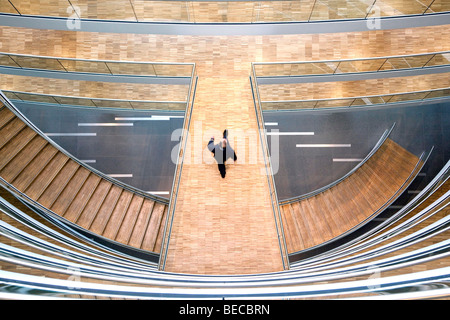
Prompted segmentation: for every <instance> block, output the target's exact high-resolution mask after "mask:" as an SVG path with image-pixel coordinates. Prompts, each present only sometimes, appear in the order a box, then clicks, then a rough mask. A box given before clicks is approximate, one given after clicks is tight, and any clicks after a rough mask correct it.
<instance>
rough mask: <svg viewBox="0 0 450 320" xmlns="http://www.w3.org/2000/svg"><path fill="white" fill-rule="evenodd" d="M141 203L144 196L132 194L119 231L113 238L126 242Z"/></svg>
mask: <svg viewBox="0 0 450 320" xmlns="http://www.w3.org/2000/svg"><path fill="white" fill-rule="evenodd" d="M143 203H144V198H142V197H140V196H138V195H134V196H133V199H132V200H131V203H130V206H129V208H128V210H127V212H126V214H125V217H124V219H123V221H122V224H121V225H120V227H119V232H118V233H117V236H116V238H115V240H116V241H118V242H120V243H128V241H129V239H130V237H131V233H132V231H133V229H134V224H135V223H136V220H137V218H138V215H139V212H140V211H141V207H142V205H143Z"/></svg>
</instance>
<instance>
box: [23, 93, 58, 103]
mask: <svg viewBox="0 0 450 320" xmlns="http://www.w3.org/2000/svg"><path fill="white" fill-rule="evenodd" d="M16 95H17V96H18V97H19V98H20V99H21V100H26V101H36V102H45V103H58V102H57V101H56V100H55V98H54V97H53V96H50V95H48V96H46V95H40V94H29V93H21V92H16Z"/></svg>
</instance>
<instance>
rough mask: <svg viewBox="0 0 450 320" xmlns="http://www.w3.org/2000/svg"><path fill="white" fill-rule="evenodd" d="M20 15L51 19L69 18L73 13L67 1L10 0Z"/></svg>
mask: <svg viewBox="0 0 450 320" xmlns="http://www.w3.org/2000/svg"><path fill="white" fill-rule="evenodd" d="M11 3H12V4H13V5H14V7H16V9H17V10H18V11H19V12H20V14H24V15H35V16H36V15H37V16H52V17H69V16H71V15H72V14H75V15H76V13H75V12H74V10H73V8H72V7H71V5H70V3H69V1H67V0H28V1H23V0H11Z"/></svg>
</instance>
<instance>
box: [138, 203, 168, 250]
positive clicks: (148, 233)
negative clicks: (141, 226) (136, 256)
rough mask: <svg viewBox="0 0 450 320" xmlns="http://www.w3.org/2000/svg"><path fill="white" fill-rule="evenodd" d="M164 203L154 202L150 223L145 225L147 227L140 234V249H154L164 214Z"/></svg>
mask: <svg viewBox="0 0 450 320" xmlns="http://www.w3.org/2000/svg"><path fill="white" fill-rule="evenodd" d="M166 207H167V206H166V205H164V204H162V203H156V204H155V206H154V208H153V211H152V214H151V219H150V223H149V224H148V226H147V229H146V230H144V232H143V234H142V238H143V239H142V243H141V246H140V247H141V249H143V250H148V251H154V249H155V246H156V242H157V239H158V232H159V229H160V227H161V224H162V223H163V222H162V219H163V216H164V212H165V210H166Z"/></svg>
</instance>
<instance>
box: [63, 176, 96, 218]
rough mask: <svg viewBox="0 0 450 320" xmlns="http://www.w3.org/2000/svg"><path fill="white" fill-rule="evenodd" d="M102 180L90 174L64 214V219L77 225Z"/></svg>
mask: <svg viewBox="0 0 450 320" xmlns="http://www.w3.org/2000/svg"><path fill="white" fill-rule="evenodd" d="M100 181H101V178H100V177H99V176H97V175H96V174H94V173H90V174H89V176H88V178H87V179H86V181H85V182H84V184H83V186H82V187H81V189H80V190H79V191H78V194H77V196H76V198H74V200H73V201H72V203H71V204H70V206H69V207H68V208H67V211H66V212H65V213H64V218H66V219H67V220H69V221H71V222H73V223H75V222H76V221H77V220H78V217H79V216H80V214H81V212H82V211H83V209H84V207H85V206H86V204H87V203H88V201H89V199H90V198H91V195H92V194H93V193H94V191H95V189H96V188H97V186H98V184H99V183H100Z"/></svg>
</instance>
